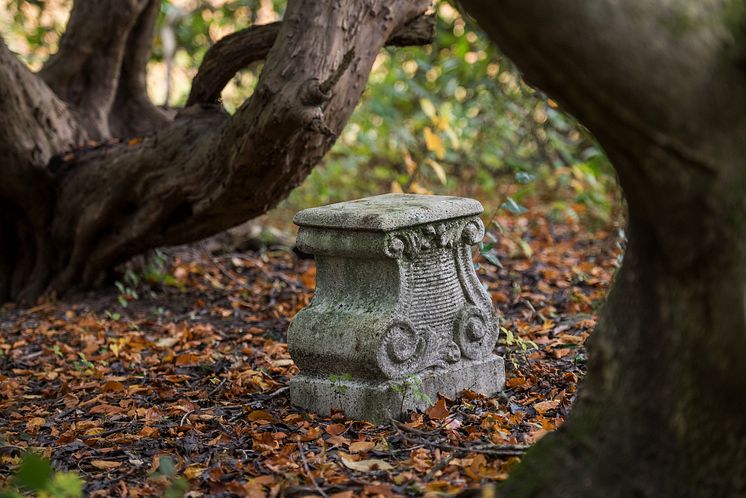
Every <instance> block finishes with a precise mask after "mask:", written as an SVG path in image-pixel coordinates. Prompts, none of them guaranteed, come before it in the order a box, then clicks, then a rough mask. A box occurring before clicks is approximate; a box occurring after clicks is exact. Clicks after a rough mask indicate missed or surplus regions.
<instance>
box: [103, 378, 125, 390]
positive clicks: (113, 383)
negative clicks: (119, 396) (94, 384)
mask: <svg viewBox="0 0 746 498" xmlns="http://www.w3.org/2000/svg"><path fill="white" fill-rule="evenodd" d="M125 389H126V387H125V386H124V384H122V383H121V382H119V381H118V380H110V381H107V382H106V383H105V384H104V386H103V387H102V388H101V392H104V393H116V392H120V391H124V390H125Z"/></svg>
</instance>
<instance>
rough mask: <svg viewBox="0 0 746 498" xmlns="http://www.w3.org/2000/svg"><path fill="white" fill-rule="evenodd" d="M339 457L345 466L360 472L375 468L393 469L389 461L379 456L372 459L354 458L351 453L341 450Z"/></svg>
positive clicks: (370, 470)
mask: <svg viewBox="0 0 746 498" xmlns="http://www.w3.org/2000/svg"><path fill="white" fill-rule="evenodd" d="M339 458H340V459H341V460H342V463H343V464H344V466H345V467H347V468H348V469H351V470H357V471H359V472H372V471H374V470H391V469H393V468H394V467H392V466H391V465H390V464H389V463H388V462H385V461H383V460H379V459H377V458H371V459H370V460H358V461H355V460H353V459H352V458H351V457H350V455H348V454H346V453H344V452H342V451H340V452H339Z"/></svg>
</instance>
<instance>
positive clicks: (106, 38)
mask: <svg viewBox="0 0 746 498" xmlns="http://www.w3.org/2000/svg"><path fill="white" fill-rule="evenodd" d="M147 4H148V0H75V2H74V3H73V8H72V12H71V14H70V20H69V21H68V24H67V29H66V30H65V33H64V34H63V35H62V39H61V40H60V48H59V51H58V52H57V53H56V54H54V55H53V56H52V57H50V59H49V60H48V61H47V64H46V65H45V66H44V67H43V68H42V70H41V72H40V73H39V74H40V76H41V77H42V78H43V79H44V81H46V82H47V84H48V85H49V86H50V87H51V88H52V89H53V90H54V92H55V93H56V94H57V95H58V96H59V97H60V98H62V99H63V100H64V101H65V102H67V103H69V104H70V105H71V106H72V107H73V108H74V109H75V110H76V111H77V113H78V114H79V116H80V121H81V123H82V124H83V125H84V126H85V128H86V129H87V130H88V132H89V134H90V135H91V136H92V137H93V138H101V137H106V136H108V135H109V123H108V119H109V111H110V110H111V106H112V104H113V102H114V96H115V92H116V89H117V83H118V81H119V72H120V68H121V65H122V60H123V57H124V49H125V45H126V42H127V38H128V35H129V32H130V30H131V29H132V27H133V25H134V24H135V21H136V20H137V19H138V16H139V15H140V13H141V12H142V11H143V9H144V8H145V7H146V5H147Z"/></svg>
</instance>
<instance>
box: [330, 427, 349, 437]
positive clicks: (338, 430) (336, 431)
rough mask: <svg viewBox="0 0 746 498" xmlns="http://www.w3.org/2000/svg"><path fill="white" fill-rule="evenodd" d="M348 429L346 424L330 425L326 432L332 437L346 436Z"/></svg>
mask: <svg viewBox="0 0 746 498" xmlns="http://www.w3.org/2000/svg"><path fill="white" fill-rule="evenodd" d="M346 430H347V428H346V427H345V426H344V424H329V425H327V426H326V432H327V433H328V434H329V435H331V436H340V435H342V434H344V432H345V431H346Z"/></svg>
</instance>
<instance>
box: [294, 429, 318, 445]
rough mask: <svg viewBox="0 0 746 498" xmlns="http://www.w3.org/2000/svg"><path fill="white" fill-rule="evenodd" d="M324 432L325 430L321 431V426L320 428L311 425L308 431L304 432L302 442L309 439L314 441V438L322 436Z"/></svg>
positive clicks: (301, 437)
mask: <svg viewBox="0 0 746 498" xmlns="http://www.w3.org/2000/svg"><path fill="white" fill-rule="evenodd" d="M322 434H323V432H322V431H321V429H320V428H318V427H311V428H310V429H308V431H306V433H305V434H302V435H301V436H300V438H299V439H300V440H301V441H302V442H304V443H307V442H309V441H314V440H316V439H318V438H320V437H321V435H322Z"/></svg>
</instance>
